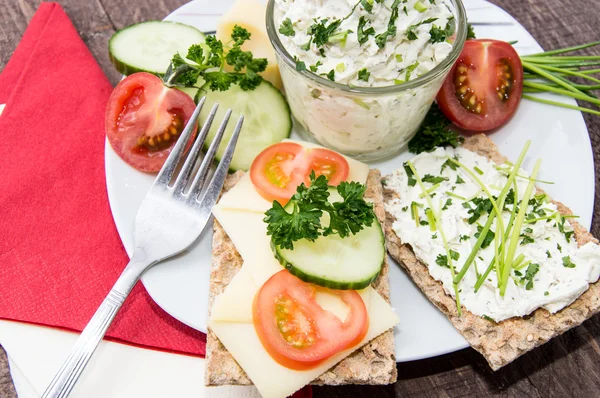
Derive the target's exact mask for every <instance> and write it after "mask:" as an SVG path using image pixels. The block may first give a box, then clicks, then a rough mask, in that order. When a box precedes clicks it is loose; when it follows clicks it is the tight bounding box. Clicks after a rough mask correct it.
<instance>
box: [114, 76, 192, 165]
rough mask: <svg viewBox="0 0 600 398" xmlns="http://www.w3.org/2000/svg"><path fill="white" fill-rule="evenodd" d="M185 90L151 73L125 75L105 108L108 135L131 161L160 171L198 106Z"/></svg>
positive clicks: (122, 155) (125, 159)
mask: <svg viewBox="0 0 600 398" xmlns="http://www.w3.org/2000/svg"><path fill="white" fill-rule="evenodd" d="M195 107H196V106H195V104H194V101H193V100H192V99H191V98H190V97H189V96H188V95H187V94H185V93H184V92H182V91H179V90H177V89H174V88H168V87H166V86H165V85H164V84H163V82H162V80H161V79H160V78H158V77H156V76H154V75H152V74H150V73H145V72H140V73H134V74H132V75H129V76H128V77H126V78H125V79H123V80H122V81H121V82H120V83H119V84H118V85H117V87H115V89H114V90H113V92H112V94H111V95H110V98H109V99H108V105H107V108H106V123H105V129H106V137H107V138H108V141H109V142H110V145H111V146H112V148H113V149H114V150H115V152H116V153H117V154H118V155H119V156H120V157H121V159H123V160H124V161H125V162H127V163H128V164H129V165H131V166H133V167H135V168H136V169H138V170H141V171H146V172H155V171H159V170H160V168H161V167H162V165H163V163H164V162H165V160H166V159H167V157H168V156H169V153H171V149H172V148H173V145H174V144H175V142H176V141H177V138H178V137H179V136H180V135H181V132H182V131H183V128H184V127H185V125H186V124H187V122H188V120H190V117H191V116H192V113H193V112H194V109H195Z"/></svg>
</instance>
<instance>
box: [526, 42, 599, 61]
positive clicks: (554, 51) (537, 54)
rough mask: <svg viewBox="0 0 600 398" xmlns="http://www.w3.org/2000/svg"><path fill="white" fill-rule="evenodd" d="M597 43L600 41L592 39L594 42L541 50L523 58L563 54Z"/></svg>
mask: <svg viewBox="0 0 600 398" xmlns="http://www.w3.org/2000/svg"><path fill="white" fill-rule="evenodd" d="M599 44H600V41H594V42H591V43H587V44H581V45H578V46H573V47H566V48H560V49H558V50H550V51H544V52H541V53H536V54H531V55H526V56H524V57H523V58H531V57H547V56H550V55H556V54H564V53H568V52H571V51H577V50H583V49H584V48H589V47H594V46H597V45H599Z"/></svg>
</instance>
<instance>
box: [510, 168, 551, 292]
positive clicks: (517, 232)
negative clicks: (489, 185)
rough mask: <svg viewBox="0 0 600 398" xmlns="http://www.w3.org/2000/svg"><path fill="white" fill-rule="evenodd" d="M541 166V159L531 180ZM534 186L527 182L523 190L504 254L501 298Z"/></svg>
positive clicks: (534, 169)
mask: <svg viewBox="0 0 600 398" xmlns="http://www.w3.org/2000/svg"><path fill="white" fill-rule="evenodd" d="M541 164H542V161H541V159H538V160H537V162H536V163H535V166H534V168H533V172H532V173H531V178H533V179H535V177H536V176H537V174H538V172H539V170H540V166H541ZM515 169H517V167H516V166H515ZM534 184H535V183H534V181H529V184H528V185H527V189H526V190H525V195H524V196H523V199H522V203H523V204H522V205H521V207H520V208H519V213H518V214H517V219H516V220H515V226H514V230H513V232H512V236H511V239H510V243H509V246H508V251H507V253H506V258H505V261H504V269H502V270H501V271H502V282H501V285H500V296H502V297H504V293H505V292H506V285H507V281H508V277H509V275H510V269H511V268H512V262H513V259H514V255H515V250H516V249H517V245H518V243H519V237H520V231H521V227H522V225H523V220H524V219H525V213H526V212H527V203H529V198H530V197H531V194H532V191H533V187H534Z"/></svg>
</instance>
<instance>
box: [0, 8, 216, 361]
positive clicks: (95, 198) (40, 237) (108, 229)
mask: <svg viewBox="0 0 600 398" xmlns="http://www.w3.org/2000/svg"><path fill="white" fill-rule="evenodd" d="M111 90H112V87H111V85H110V83H109V82H108V80H107V79H106V77H105V76H104V74H103V73H102V70H101V69H100V68H99V66H98V64H97V63H96V61H95V60H94V57H93V56H92V54H91V53H90V51H89V50H88V48H87V47H86V46H85V44H84V43H83V41H82V40H81V38H80V37H79V35H78V33H77V31H76V30H75V28H74V27H73V25H72V24H71V21H70V20H69V18H68V16H67V15H66V14H65V12H64V11H63V10H62V8H61V7H60V5H58V4H56V3H42V4H41V6H40V7H39V9H38V11H37V12H36V14H35V16H34V17H33V19H32V20H31V23H30V24H29V27H28V28H27V31H26V32H25V35H24V36H23V39H22V41H21V43H20V44H19V47H18V48H17V50H16V51H15V53H14V54H13V56H12V58H11V60H10V62H9V63H8V65H7V66H6V68H5V69H4V70H3V71H2V73H1V74H0V104H2V103H6V108H5V109H4V112H3V113H2V115H0V172H1V173H2V176H1V177H0V318H4V319H10V320H16V321H23V322H30V323H36V324H42V325H48V326H54V327H59V328H64V329H70V330H77V331H80V330H82V328H83V327H85V325H86V324H87V322H88V321H89V320H90V318H91V317H92V315H93V314H94V311H95V310H96V308H97V307H98V306H99V305H100V303H101V302H102V300H103V299H104V297H105V296H106V294H107V293H108V291H109V290H110V289H111V287H112V285H113V284H114V282H115V281H116V280H117V278H118V276H119V274H120V273H121V271H122V270H123V268H124V267H125V265H126V264H127V262H128V261H129V259H128V257H127V254H126V253H125V250H124V249H123V246H122V244H121V241H120V239H119V235H118V234H117V231H116V228H115V225H114V223H113V219H112V216H111V212H110V209H109V205H108V199H107V194H106V182H105V176H104V112H105V109H106V102H107V99H108V97H109V95H110V92H111ZM107 338H108V339H110V340H115V341H119V342H122V343H128V344H134V345H138V346H143V347H148V348H155V349H159V350H165V351H173V352H179V353H185V354H191V355H200V356H203V355H204V354H205V342H206V336H205V335H204V334H203V333H200V332H198V331H196V330H193V329H191V328H189V327H187V326H185V325H183V324H182V323H180V322H178V321H177V320H175V319H174V318H172V317H171V316H169V315H168V314H166V313H165V312H164V311H163V310H161V309H160V308H159V307H158V306H157V305H156V304H155V303H154V301H152V299H151V298H150V297H149V296H148V293H147V292H146V290H145V289H144V288H143V286H142V285H141V283H138V285H137V286H136V288H135V289H134V290H133V292H132V293H131V295H130V297H129V298H128V299H127V301H126V302H125V304H124V305H123V308H122V309H121V311H120V312H119V314H118V315H117V318H116V319H115V321H114V323H113V324H112V326H111V327H110V329H109V330H108V333H107Z"/></svg>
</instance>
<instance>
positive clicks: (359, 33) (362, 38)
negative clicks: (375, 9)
mask: <svg viewBox="0 0 600 398" xmlns="http://www.w3.org/2000/svg"><path fill="white" fill-rule="evenodd" d="M367 22H368V19H367V18H365V17H364V16H361V17H360V18H359V20H358V28H357V29H356V38H357V40H358V43H359V44H360V45H361V46H362V45H363V44H365V43H366V42H367V40H369V36H372V35H374V34H375V29H374V28H373V27H372V26H371V27H370V28H368V29H365V25H366V24H367Z"/></svg>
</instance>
